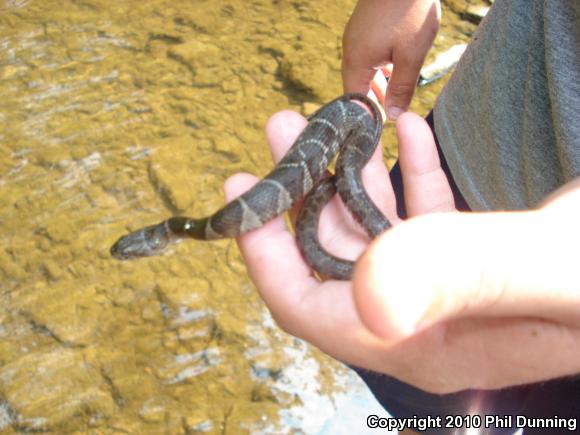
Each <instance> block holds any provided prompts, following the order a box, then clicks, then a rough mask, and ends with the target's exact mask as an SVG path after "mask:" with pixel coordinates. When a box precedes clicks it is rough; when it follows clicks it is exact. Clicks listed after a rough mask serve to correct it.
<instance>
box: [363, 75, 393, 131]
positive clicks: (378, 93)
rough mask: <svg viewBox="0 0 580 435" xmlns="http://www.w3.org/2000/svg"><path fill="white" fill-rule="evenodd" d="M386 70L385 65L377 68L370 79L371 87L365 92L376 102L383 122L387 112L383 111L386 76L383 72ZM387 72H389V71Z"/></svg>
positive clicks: (385, 119)
mask: <svg viewBox="0 0 580 435" xmlns="http://www.w3.org/2000/svg"><path fill="white" fill-rule="evenodd" d="M386 71H387V69H386V67H383V68H380V69H378V70H377V72H376V73H375V76H374V77H373V80H372V81H371V89H370V91H369V92H368V94H367V96H368V97H369V98H370V99H371V100H373V101H374V102H375V103H376V105H377V107H378V109H379V111H380V112H381V120H382V122H383V124H384V123H385V122H386V121H387V114H386V113H385V97H386V95H387V77H388V76H387V75H386V73H385V72H386ZM388 74H390V72H389V73H388Z"/></svg>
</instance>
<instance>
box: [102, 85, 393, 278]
mask: <svg viewBox="0 0 580 435" xmlns="http://www.w3.org/2000/svg"><path fill="white" fill-rule="evenodd" d="M356 101H358V102H359V103H363V104H364V105H365V106H366V107H367V108H368V109H369V110H370V113H369V110H367V109H365V107H363V105H361V104H358V103H357V102H356ZM308 119H309V123H308V125H307V126H306V128H305V129H304V131H303V132H302V133H301V134H300V136H299V137H298V139H296V141H295V142H294V144H293V145H292V147H291V148H290V149H289V150H288V152H287V154H286V155H285V156H284V157H283V158H282V160H281V161H280V162H279V163H278V165H277V166H276V167H275V168H274V169H273V170H272V171H271V172H270V173H269V174H268V175H266V176H265V177H264V178H263V179H262V180H261V181H260V182H258V183H257V184H256V185H255V186H254V187H253V188H252V189H250V190H249V191H247V192H246V193H244V194H243V195H241V196H240V197H238V198H236V199H235V200H233V201H231V202H229V203H228V204H226V205H224V206H223V207H222V208H221V209H219V210H218V211H216V212H215V213H214V214H212V215H211V216H208V217H204V218H200V219H194V218H189V217H172V218H169V219H167V220H165V221H163V222H161V223H159V224H156V225H152V226H149V227H146V228H142V229H139V230H137V231H134V232H132V233H130V234H127V235H125V236H123V237H121V238H120V239H119V240H118V241H117V242H116V243H115V244H114V245H113V246H112V248H111V254H112V255H113V256H114V257H115V258H118V259H121V260H126V259H132V258H140V257H147V256H151V255H157V254H159V253H161V252H162V251H163V250H164V249H165V248H166V247H167V246H168V245H170V244H171V243H172V242H175V241H178V240H181V239H185V238H193V239H198V240H214V239H220V238H228V237H236V236H238V235H240V234H243V233H245V232H247V231H251V230H253V229H256V228H258V227H260V226H262V225H263V224H264V223H266V222H268V221H269V220H271V219H273V218H274V217H276V216H278V215H280V214H282V213H284V212H285V211H287V210H289V209H290V208H291V207H292V206H293V205H294V204H295V203H296V202H297V201H299V200H301V199H303V198H304V203H303V205H302V209H301V212H300V214H299V217H298V220H297V222H296V232H297V238H298V242H299V246H300V249H301V252H302V253H303V255H304V257H305V259H306V261H307V262H308V263H309V264H310V265H311V266H312V268H313V269H314V270H316V271H318V272H319V273H321V274H323V275H325V276H327V277H329V278H334V279H343V280H346V279H349V278H350V276H351V274H352V267H353V263H352V262H350V261H347V260H341V259H338V258H336V257H334V256H332V255H331V254H329V253H328V252H326V251H325V250H324V248H322V246H321V245H320V243H319V242H318V237H317V229H318V218H319V215H320V212H321V211H322V208H323V207H324V205H325V204H326V203H327V202H328V201H329V200H330V198H331V197H332V196H333V195H334V193H335V192H336V191H338V193H339V195H340V197H341V199H342V200H343V202H344V203H345V204H346V206H347V208H348V210H349V211H350V212H351V213H352V215H353V216H354V218H355V219H356V220H357V221H358V222H359V223H360V224H361V225H362V227H363V228H364V229H365V231H366V232H367V233H368V235H369V236H370V237H371V238H372V237H375V236H376V235H377V234H379V233H381V232H382V231H384V230H385V229H387V228H389V227H390V223H389V221H388V220H387V218H386V217H385V216H384V215H383V214H382V213H381V211H380V210H379V209H378V208H377V207H376V206H375V204H374V203H373V202H372V201H371V199H370V198H369V197H368V195H367V193H366V191H365V190H364V188H363V185H362V180H361V170H362V168H363V167H364V166H365V165H366V163H367V162H368V160H369V159H370V157H371V156H372V154H373V152H374V150H375V148H376V146H377V144H378V142H379V139H380V136H381V132H382V118H381V114H380V112H379V109H378V108H377V107H376V106H375V104H374V103H373V102H372V100H370V99H369V98H368V97H366V96H364V95H362V94H345V95H342V96H340V97H338V98H336V99H335V100H333V101H331V102H330V103H328V104H326V105H324V106H323V107H322V108H320V109H319V110H318V111H316V112H315V113H313V114H312V115H310V117H309V118H308ZM339 151H340V154H339V157H338V159H337V162H336V175H335V176H333V177H328V176H327V167H328V165H329V164H330V162H331V161H332V160H333V159H334V157H335V156H336V154H337V153H339Z"/></svg>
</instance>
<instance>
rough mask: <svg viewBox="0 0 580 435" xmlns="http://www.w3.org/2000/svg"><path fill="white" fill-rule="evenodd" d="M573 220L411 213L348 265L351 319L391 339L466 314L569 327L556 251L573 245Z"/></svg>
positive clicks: (562, 267)
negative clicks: (354, 263) (356, 313)
mask: <svg viewBox="0 0 580 435" xmlns="http://www.w3.org/2000/svg"><path fill="white" fill-rule="evenodd" d="M558 217H559V218H560V219H558ZM574 222H577V219H576V218H574V219H571V218H570V216H566V215H556V214H554V213H546V212H541V211H530V212H513V213H441V214H430V215H425V216H421V217H418V218H414V219H411V220H409V221H407V222H405V223H403V224H401V225H398V226H397V227H395V228H394V229H392V230H391V231H388V232H386V233H384V234H383V235H382V236H381V237H379V238H378V239H376V240H375V241H374V242H373V244H372V245H371V247H370V249H369V250H368V251H367V252H366V253H365V255H364V256H363V257H362V258H361V260H360V262H359V264H358V265H357V267H356V269H355V273H354V276H353V293H354V299H355V303H356V305H357V308H358V310H359V315H360V317H361V320H362V321H363V322H364V323H365V325H366V326H367V328H368V329H369V330H370V331H371V332H373V333H375V334H376V335H378V336H380V337H383V338H386V339H389V340H395V341H397V340H402V339H404V338H406V337H408V336H409V335H411V334H414V333H416V332H418V331H420V330H422V329H424V328H426V327H428V326H430V325H433V324H435V323H437V322H443V321H446V320H450V319H457V318H461V317H469V316H518V317H519V316H531V317H536V318H542V319H546V320H549V321H553V322H556V323H570V324H574V323H578V313H577V307H578V305H579V304H580V284H579V283H580V272H579V269H580V268H578V267H577V264H576V263H577V262H576V256H575V255H572V254H571V253H569V252H566V250H565V249H563V246H578V244H579V243H580V231H578V230H577V229H576V227H575V225H574Z"/></svg>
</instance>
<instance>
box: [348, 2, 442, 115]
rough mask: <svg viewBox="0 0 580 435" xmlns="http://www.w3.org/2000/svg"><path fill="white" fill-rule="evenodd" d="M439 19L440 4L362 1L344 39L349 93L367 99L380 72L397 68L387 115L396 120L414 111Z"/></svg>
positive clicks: (389, 88)
mask: <svg viewBox="0 0 580 435" xmlns="http://www.w3.org/2000/svg"><path fill="white" fill-rule="evenodd" d="M440 17H441V9H440V4H439V0H359V2H358V4H357V5H356V8H355V10H354V12H353V14H352V16H351V18H350V20H349V22H348V24H347V26H346V29H345V31H344V35H343V63H342V79H343V83H344V90H345V91H346V92H360V93H363V94H366V93H367V92H368V90H369V84H370V82H371V80H372V78H373V76H374V75H375V71H376V68H378V67H380V66H383V65H385V64H388V63H391V64H393V73H392V75H391V78H390V81H389V87H388V91H387V98H386V110H387V115H388V117H389V118H390V119H396V118H397V117H398V116H399V115H400V114H401V113H403V112H404V111H406V110H407V108H408V107H409V104H410V102H411V98H412V97H413V93H414V91H415V86H416V84H417V79H418V77H419V72H420V69H421V66H422V65H423V61H424V60H425V56H426V55H427V51H428V50H429V48H431V45H432V43H433V40H434V39H435V35H436V34H437V31H438V29H439V21H440Z"/></svg>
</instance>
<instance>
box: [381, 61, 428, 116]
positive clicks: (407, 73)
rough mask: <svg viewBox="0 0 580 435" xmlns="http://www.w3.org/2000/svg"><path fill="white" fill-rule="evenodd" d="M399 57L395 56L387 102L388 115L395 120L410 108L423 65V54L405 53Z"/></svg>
mask: <svg viewBox="0 0 580 435" xmlns="http://www.w3.org/2000/svg"><path fill="white" fill-rule="evenodd" d="M400 57H404V58H403V59H399V58H400ZM399 58H393V73H392V74H391V77H390V78H389V85H388V86H387V96H386V104H385V111H386V112H387V117H388V118H389V119H390V120H393V121H394V120H396V119H397V118H398V117H399V115H401V114H402V113H404V112H406V111H407V109H408V108H409V105H410V104H411V99H412V98H413V94H414V93H415V87H416V86H417V80H418V79H419V72H420V71H421V66H422V65H423V57H421V56H412V55H409V54H405V55H403V56H399Z"/></svg>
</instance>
